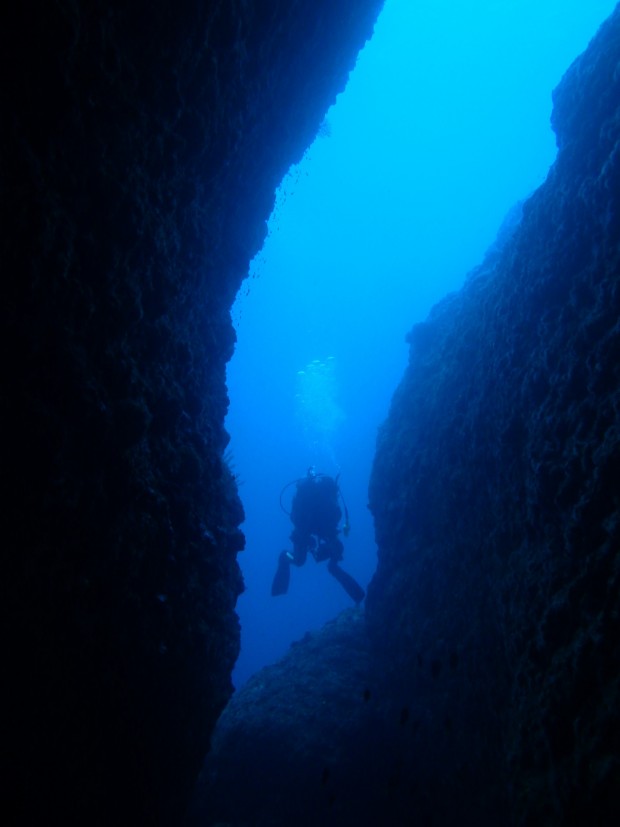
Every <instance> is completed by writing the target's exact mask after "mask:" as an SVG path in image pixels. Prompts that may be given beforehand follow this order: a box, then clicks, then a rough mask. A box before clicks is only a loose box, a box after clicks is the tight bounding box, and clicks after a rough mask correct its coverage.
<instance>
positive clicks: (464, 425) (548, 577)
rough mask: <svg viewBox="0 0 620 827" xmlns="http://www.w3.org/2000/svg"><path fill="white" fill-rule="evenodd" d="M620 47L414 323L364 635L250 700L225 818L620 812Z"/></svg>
mask: <svg viewBox="0 0 620 827" xmlns="http://www.w3.org/2000/svg"><path fill="white" fill-rule="evenodd" d="M619 60H620V11H619V10H618V9H616V11H615V13H614V14H613V15H612V17H611V18H610V20H609V21H608V22H607V24H606V25H605V26H604V27H603V28H602V30H601V31H600V33H599V34H598V36H597V38H596V39H595V40H594V41H593V43H592V44H591V46H590V47H589V49H588V50H587V52H586V53H585V54H584V55H583V56H582V57H581V58H579V59H578V60H577V61H576V62H575V63H574V64H573V66H572V67H571V68H570V69H569V71H568V72H567V74H566V76H565V77H564V79H563V81H562V83H561V85H560V86H559V88H558V90H557V91H556V93H555V110H554V116H553V123H554V127H555V129H556V132H557V136H558V144H559V148H560V151H559V156H558V159H557V162H556V164H555V166H554V168H553V169H552V171H551V172H550V175H549V177H548V179H547V181H546V182H545V184H544V185H543V186H542V187H541V188H540V189H539V190H538V191H537V192H536V193H535V194H534V196H533V197H532V198H531V199H529V201H528V202H526V203H525V204H524V205H522V208H520V209H518V210H517V211H516V213H515V214H514V215H513V216H511V219H510V220H509V221H507V224H506V226H505V228H503V231H502V233H501V234H500V236H501V237H500V238H499V239H498V243H497V244H496V245H495V246H494V247H493V249H492V250H490V251H489V254H488V256H487V258H486V260H485V261H484V263H483V264H482V265H481V266H480V267H479V268H478V269H477V270H476V271H474V272H473V273H472V274H470V276H469V278H468V279H467V281H466V284H465V286H464V287H463V289H462V290H461V291H460V292H459V293H457V294H453V295H451V296H448V297H447V298H446V299H445V300H444V301H443V302H442V303H440V304H439V305H438V306H437V307H436V308H435V309H434V310H433V312H432V313H431V315H430V317H429V319H428V320H427V322H425V323H424V324H422V325H418V326H416V327H415V328H414V329H413V330H412V332H411V334H410V341H411V358H410V364H409V367H408V370H407V371H406V374H405V376H404V379H403V381H402V384H401V385H400V387H399V389H398V391H397V393H396V394H395V397H394V400H393V404H392V407H391V411H390V415H389V418H388V420H387V422H386V423H385V426H384V427H383V429H382V431H381V433H380V437H379V441H378V450H377V457H376V462H375V466H374V471H373V477H372V481H371V490H370V499H371V508H372V510H373V513H374V517H375V523H376V534H377V541H378V546H379V565H378V570H377V573H376V575H375V577H374V579H373V581H372V583H371V587H370V589H369V594H368V599H367V606H366V615H365V620H366V625H365V626H362V625H361V623H360V619H359V616H358V615H357V614H353V615H351V616H349V618H347V617H346V616H345V617H343V618H341V619H340V620H339V621H338V623H336V624H334V625H332V626H328V627H326V628H325V629H324V631H323V632H322V633H321V634H319V635H312V636H310V638H309V639H308V640H306V641H302V642H300V643H299V644H298V645H297V646H296V647H294V648H293V650H292V651H291V653H290V654H289V655H288V656H287V658H285V659H284V660H283V661H282V662H281V663H280V664H279V665H277V666H275V667H272V668H270V669H267V670H263V672H261V673H260V674H259V675H258V676H256V677H255V678H254V679H253V681H252V682H251V683H250V684H248V686H247V688H244V689H242V690H241V692H240V693H239V694H238V696H236V697H235V698H234V700H233V702H232V703H231V705H230V707H229V708H228V709H227V711H226V713H225V715H224V716H223V718H222V721H221V724H220V726H219V727H218V729H219V732H218V735H217V736H216V741H215V749H214V752H213V754H212V756H211V758H210V760H209V764H208V767H207V773H206V789H205V790H203V793H202V794H203V796H211V800H212V801H214V802H217V805H216V806H217V809H216V810H215V811H214V812H217V814H218V816H219V817H221V818H222V820H223V821H226V822H227V823H231V824H234V825H235V827H241V825H246V824H252V825H286V824H291V823H296V824H307V825H314V824H332V823H333V824H334V825H336V824H337V825H359V824H380V823H384V824H390V825H403V826H404V825H410V824H415V823H418V824H424V825H431V824H437V825H460V827H462V825H472V827H473V825H476V827H482V825H485V826H486V825H488V827H496V825H498V824H518V825H532V826H533V825H541V824H544V825H580V827H584V826H585V825H594V824H596V825H599V827H602V826H603V825H605V826H607V825H614V824H616V823H618V822H620V800H619V798H618V790H619V789H620V764H619V761H618V756H619V755H620V722H619V719H618V715H619V713H618V710H619V709H620V628H619V625H620V557H619V554H620V259H619V256H620V110H619V108H618V106H619V103H620V70H619V68H618V63H619ZM364 629H365V630H366V633H367V635H368V637H367V639H365V637H364ZM343 647H349V651H348V652H347V653H346V655H345V652H344V651H343ZM337 651H340V653H341V657H340V656H339V657H333V653H334V652H337ZM352 654H353V655H354V657H353V662H351V655H352ZM310 675H311V676H313V678H314V680H313V681H312V680H309V676H310ZM323 687H325V690H326V692H327V694H326V695H325V696H324V695H323V694H322V688H323ZM334 688H335V691H334V692H333V693H332V692H331V689H334ZM360 696H361V697H360ZM326 697H328V698H329V699H330V702H328V703H327V704H326V703H324V700H325V698H326ZM336 757H337V760H336V762H334V758H336ZM242 801H246V802H247V806H244V805H243V804H242V803H240V802H242ZM292 813H294V814H295V818H292V816H291V814H292ZM200 823H206V824H208V823H209V821H208V819H205V818H203V819H202V821H201V822H200Z"/></svg>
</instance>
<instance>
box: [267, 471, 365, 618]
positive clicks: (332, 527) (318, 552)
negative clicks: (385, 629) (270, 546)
mask: <svg viewBox="0 0 620 827" xmlns="http://www.w3.org/2000/svg"><path fill="white" fill-rule="evenodd" d="M295 483H296V485H297V490H296V491H295V496H294V497H293V503H292V506H291V513H290V518H291V520H292V521H293V526H294V527H293V531H292V532H291V542H292V543H293V551H292V552H290V551H283V552H281V554H280V557H279V558H278V568H277V571H276V575H275V577H274V579H273V584H272V586H271V594H272V595H274V596H276V595H279V594H286V592H287V591H288V586H289V581H290V576H291V563H293V564H294V565H296V566H303V564H304V563H305V562H306V558H307V556H308V552H310V553H311V554H312V556H313V557H314V559H315V560H316V561H317V562H318V563H320V562H322V561H323V560H329V563H328V564H327V570H328V571H329V573H330V574H331V575H333V577H335V578H336V580H337V581H338V582H339V583H340V585H341V586H343V588H344V589H345V591H346V592H347V594H348V595H349V597H351V599H352V600H354V601H355V602H356V603H361V602H362V600H363V599H364V589H362V587H361V586H360V585H359V583H357V582H356V581H355V580H354V579H353V578H352V577H351V575H350V574H347V572H346V571H343V570H342V569H341V568H340V566H339V565H338V563H339V562H340V560H342V556H343V552H344V546H343V545H342V541H341V540H340V538H339V537H338V534H339V533H340V531H339V528H338V524H339V522H340V520H341V518H342V511H341V509H340V506H339V504H338V498H339V497H340V499H341V500H342V494H341V492H340V489H339V487H338V480H337V479H334V478H333V477H329V476H327V474H317V473H316V472H315V470H314V468H309V469H308V473H307V475H306V476H305V477H304V478H303V479H300V480H295ZM289 485H293V483H289ZM288 487H289V486H288V485H286V486H285V487H284V489H283V492H284V490H286V488H288ZM342 503H343V505H344V510H345V524H344V527H343V532H344V535H345V537H346V536H347V535H348V533H349V515H348V513H347V507H346V505H345V504H344V500H342Z"/></svg>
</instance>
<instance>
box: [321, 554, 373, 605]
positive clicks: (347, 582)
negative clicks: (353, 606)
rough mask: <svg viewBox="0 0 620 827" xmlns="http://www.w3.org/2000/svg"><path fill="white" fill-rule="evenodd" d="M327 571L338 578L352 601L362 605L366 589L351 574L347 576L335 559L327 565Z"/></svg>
mask: <svg viewBox="0 0 620 827" xmlns="http://www.w3.org/2000/svg"><path fill="white" fill-rule="evenodd" d="M327 570H328V571H329V573H330V574H331V575H332V576H333V577H335V578H336V580H337V581H338V582H339V583H340V585H341V586H342V587H343V589H344V590H345V592H346V593H347V594H348V595H349V597H350V598H351V600H353V601H354V602H355V603H361V602H362V600H363V599H364V597H365V596H366V594H365V592H364V589H363V588H362V587H361V586H360V584H359V583H358V582H357V581H356V580H355V579H354V578H353V577H351V575H350V574H347V572H346V571H343V570H342V569H341V568H340V566H339V565H338V562H337V561H336V560H334V559H333V558H332V559H331V560H330V561H329V563H328V564H327Z"/></svg>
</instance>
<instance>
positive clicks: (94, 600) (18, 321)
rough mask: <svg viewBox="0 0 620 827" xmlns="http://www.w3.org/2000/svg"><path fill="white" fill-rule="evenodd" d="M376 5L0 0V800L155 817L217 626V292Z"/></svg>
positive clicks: (318, 117)
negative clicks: (1, 640) (0, 639)
mask: <svg viewBox="0 0 620 827" xmlns="http://www.w3.org/2000/svg"><path fill="white" fill-rule="evenodd" d="M380 5H381V3H380V2H379V0H355V2H353V0H312V1H311V2H309V0H273V2H269V3H261V2H253V1H251V2H245V0H243V1H242V0H230V2H224V3H214V2H197V0H177V2H174V3H170V2H157V0H155V2H148V3H146V2H142V0H136V1H135V2H117V0H106V2H100V1H99V0H94V2H81V0H77V1H76V2H74V1H73V0H60V1H59V2H50V3H37V4H34V5H33V4H19V3H14V4H10V5H8V6H6V8H4V10H3V12H2V22H1V24H0V61H1V66H0V68H1V75H2V98H1V100H2V118H1V121H0V141H1V144H0V146H1V154H0V158H1V160H0V164H1V167H0V173H1V177H0V202H1V208H2V221H1V240H0V260H1V261H2V277H3V289H4V296H3V303H2V308H3V309H2V331H3V336H4V341H5V345H4V364H5V370H4V375H3V388H4V391H3V407H2V411H3V433H4V441H5V447H4V451H3V476H4V480H5V495H4V496H5V499H4V502H3V561H4V563H5V565H4V568H3V583H4V596H3V601H2V606H3V609H4V610H5V612H6V617H7V618H8V622H7V623H5V624H4V626H3V628H4V629H5V635H6V637H5V645H4V648H3V675H4V682H3V689H4V693H3V695H4V704H3V726H2V740H3V753H4V755H5V756H6V758H7V765H6V767H3V788H4V789H5V790H6V791H8V793H9V799H8V800H5V802H4V808H5V811H6V812H9V811H12V812H13V813H14V814H16V821H15V823H18V824H28V825H30V824H35V823H36V824H39V823H46V822H48V821H52V820H53V821H58V822H59V823H64V824H67V823H79V824H97V823H102V824H106V825H108V824H113V823H115V824H121V823H123V824H129V823H136V824H152V825H154V824H160V823H162V824H178V823H180V820H181V818H182V811H183V808H184V805H185V802H186V800H187V798H188V795H189V792H190V790H191V788H192V785H193V783H194V780H195V778H196V776H197V774H198V771H199V768H200V766H201V764H202V761H203V758H204V755H205V752H206V750H207V746H208V740H209V736H210V733H211V730H212V728H213V725H214V722H215V720H216V718H217V716H218V715H219V713H220V711H221V709H222V707H223V706H224V704H225V703H226V701H227V700H228V698H229V696H230V693H231V691H232V686H231V682H230V672H231V669H232V666H233V663H234V660H235V658H236V655H237V653H238V648H239V629H238V620H237V617H236V615H235V613H234V606H235V601H236V598H237V596H238V594H239V592H240V591H241V589H242V588H243V584H242V581H241V576H240V573H239V569H238V566H237V562H236V553H237V552H238V551H239V550H240V549H241V548H242V546H243V536H242V534H241V532H240V531H239V524H240V523H241V522H242V519H243V510H242V507H241V504H240V501H239V498H238V496H237V492H236V485H235V481H234V478H233V475H232V473H231V471H230V470H229V468H228V466H227V464H226V462H225V460H224V456H223V455H224V450H225V448H226V444H227V441H228V437H227V435H226V433H225V431H224V428H223V421H224V416H225V413H226V409H227V405H228V400H227V395H226V388H225V364H226V361H227V360H228V359H229V357H230V355H231V353H232V350H233V346H234V331H233V328H232V324H231V321H230V314H229V309H230V304H231V302H232V300H233V297H234V296H235V293H236V291H237V289H238V287H239V284H240V281H241V279H242V278H243V276H244V275H245V274H246V271H247V267H248V263H249V261H250V259H251V258H252V256H253V255H254V253H256V252H257V250H258V249H259V247H260V245H261V243H262V241H263V238H264V235H265V231H266V220H267V218H268V217H269V213H270V211H271V207H272V205H273V200H274V192H275V188H276V186H277V185H278V184H279V182H280V180H281V178H282V177H283V175H284V173H285V172H286V171H287V169H288V167H289V165H290V164H291V163H292V162H295V161H297V160H299V158H300V157H301V155H302V153H303V151H304V150H305V148H306V147H307V146H308V144H309V143H310V142H311V140H312V138H313V136H314V135H315V134H316V132H317V130H318V128H319V126H320V124H321V121H322V119H323V117H324V114H325V111H326V110H327V108H328V107H329V105H331V103H332V102H333V101H334V99H335V96H336V94H337V93H338V92H339V91H340V90H341V89H342V88H343V86H344V84H345V81H346V78H347V74H348V71H349V70H350V68H351V66H352V65H353V63H354V61H355V58H356V55H357V52H358V50H359V49H360V48H361V46H362V45H363V43H364V41H365V39H366V38H367V37H368V36H369V35H370V33H371V31H372V26H373V22H374V19H375V17H376V14H377V13H378V10H379V7H380Z"/></svg>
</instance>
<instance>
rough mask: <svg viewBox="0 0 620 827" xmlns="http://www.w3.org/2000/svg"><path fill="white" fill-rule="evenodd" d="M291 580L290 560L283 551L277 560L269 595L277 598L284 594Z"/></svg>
mask: <svg viewBox="0 0 620 827" xmlns="http://www.w3.org/2000/svg"><path fill="white" fill-rule="evenodd" d="M290 579H291V558H290V557H289V556H288V554H287V553H286V552H285V551H283V552H281V554H280V557H279V558H278V568H277V570H276V575H275V577H274V578H273V583H272V584H271V594H272V596H273V597H277V596H278V595H279V594H286V593H287V591H288V584H289V582H290Z"/></svg>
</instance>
